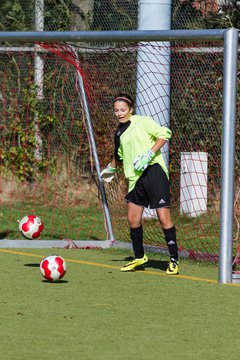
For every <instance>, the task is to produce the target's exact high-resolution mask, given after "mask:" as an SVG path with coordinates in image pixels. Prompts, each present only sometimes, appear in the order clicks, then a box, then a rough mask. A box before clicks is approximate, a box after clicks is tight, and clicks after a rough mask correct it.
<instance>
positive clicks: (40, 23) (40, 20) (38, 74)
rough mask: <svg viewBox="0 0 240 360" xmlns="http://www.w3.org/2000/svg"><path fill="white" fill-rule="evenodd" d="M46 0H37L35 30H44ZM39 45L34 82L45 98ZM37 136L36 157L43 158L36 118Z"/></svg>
mask: <svg viewBox="0 0 240 360" xmlns="http://www.w3.org/2000/svg"><path fill="white" fill-rule="evenodd" d="M43 10H44V0H35V30H36V31H44V14H43ZM37 50H38V46H36V47H35V56H34V82H35V84H36V95H37V100H42V99H43V96H44V94H43V71H44V63H43V60H42V58H41V57H40V56H39V55H38V53H37ZM35 129H36V132H35V138H36V150H35V158H36V159H37V160H38V159H41V148H42V139H41V136H40V131H39V127H38V121H37V119H35Z"/></svg>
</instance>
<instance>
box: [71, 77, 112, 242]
mask: <svg viewBox="0 0 240 360" xmlns="http://www.w3.org/2000/svg"><path fill="white" fill-rule="evenodd" d="M77 75H78V84H79V88H80V92H81V97H82V101H83V107H84V111H85V114H86V122H87V127H88V133H89V139H90V143H91V148H92V152H93V159H94V162H95V167H96V172H97V177H98V183H99V188H100V193H101V197H102V204H103V211H104V215H105V219H106V225H107V229H108V236H109V239H107V240H110V241H114V234H113V228H112V223H111V217H110V213H109V208H108V204H107V197H106V193H105V189H104V186H103V183H102V179H101V175H100V173H101V170H100V164H99V160H98V154H97V148H96V143H95V138H94V132H93V128H92V121H91V116H90V112H89V106H88V101H87V96H86V92H85V88H84V83H83V79H82V76H81V75H80V73H79V71H77Z"/></svg>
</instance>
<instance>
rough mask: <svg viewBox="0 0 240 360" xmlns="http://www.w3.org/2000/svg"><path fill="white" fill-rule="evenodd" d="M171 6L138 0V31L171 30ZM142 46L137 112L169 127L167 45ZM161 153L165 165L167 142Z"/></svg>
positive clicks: (154, 0) (147, 213)
mask: <svg viewBox="0 0 240 360" xmlns="http://www.w3.org/2000/svg"><path fill="white" fill-rule="evenodd" d="M171 3H172V1H171V0H139V1H138V9H139V10H138V30H169V29H171ZM141 44H142V46H141ZM141 44H139V48H138V60H137V82H136V112H137V113H138V114H141V115H150V116H153V118H154V120H155V121H156V122H158V123H159V124H160V125H162V126H167V127H168V126H169V125H170V63H171V50H170V42H151V43H148V44H147V45H146V43H141ZM154 45H156V46H155V47H154ZM162 152H163V156H164V158H165V162H166V164H167V165H168V160H169V159H168V157H169V156H168V153H169V150H168V144H167V143H166V144H165V146H164V147H163V149H162ZM154 214H155V211H152V210H150V209H148V210H147V209H145V211H144V214H143V216H144V217H146V218H151V217H152V216H154Z"/></svg>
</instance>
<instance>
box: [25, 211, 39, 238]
mask: <svg viewBox="0 0 240 360" xmlns="http://www.w3.org/2000/svg"><path fill="white" fill-rule="evenodd" d="M19 230H20V231H21V233H22V234H23V235H24V236H25V237H26V238H28V239H36V238H38V237H39V236H40V234H41V232H42V230H43V222H42V220H41V219H40V218H39V217H38V216H35V215H27V216H24V217H23V218H22V220H20V221H19Z"/></svg>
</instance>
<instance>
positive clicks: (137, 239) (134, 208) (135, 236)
mask: <svg viewBox="0 0 240 360" xmlns="http://www.w3.org/2000/svg"><path fill="white" fill-rule="evenodd" d="M142 214H143V208H142V207H141V206H138V205H135V204H133V203H128V223H129V226H130V238H131V241H132V247H133V252H134V256H135V258H137V259H140V258H142V257H143V256H144V248H143V229H142V222H141V221H142Z"/></svg>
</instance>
